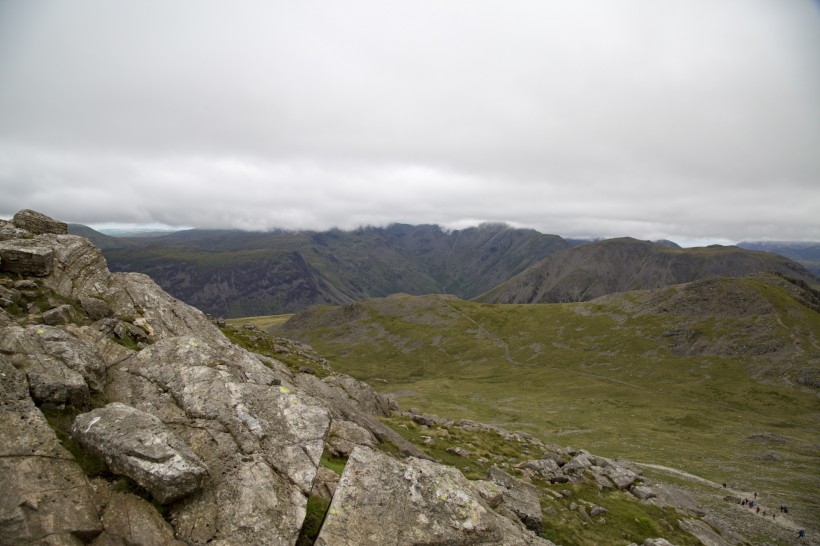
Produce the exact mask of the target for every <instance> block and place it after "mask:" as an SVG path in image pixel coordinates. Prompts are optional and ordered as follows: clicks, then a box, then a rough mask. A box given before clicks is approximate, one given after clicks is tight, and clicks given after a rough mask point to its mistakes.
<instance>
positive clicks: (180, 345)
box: [105, 323, 330, 544]
mask: <svg viewBox="0 0 820 546" xmlns="http://www.w3.org/2000/svg"><path fill="white" fill-rule="evenodd" d="M157 324H160V325H161V324H163V323H157ZM165 324H167V323H165ZM223 340H224V337H223V336H222V334H221V332H219V331H218V330H216V333H215V334H214V339H211V338H210V337H209V338H208V341H207V342H206V341H205V340H204V339H203V338H199V337H194V336H171V335H168V334H162V337H161V338H160V339H157V340H156V341H154V343H152V344H151V345H148V346H147V347H145V348H144V349H142V350H141V351H138V352H134V353H132V354H131V356H130V357H128V358H126V359H124V360H122V361H120V362H118V363H116V364H114V365H112V366H110V367H109V369H108V386H107V388H106V392H105V394H106V396H107V398H108V399H109V400H112V401H119V402H122V403H125V404H128V405H131V406H133V407H135V408H138V409H140V410H142V411H145V412H147V413H150V414H152V415H155V416H156V417H158V418H159V419H161V420H162V421H163V422H165V423H167V426H168V427H169V428H173V431H174V433H175V434H176V435H177V436H178V437H180V438H181V439H182V440H183V441H184V442H185V443H186V444H188V445H189V446H190V448H191V450H192V451H193V452H194V453H196V454H197V455H198V456H199V457H200V459H201V460H202V461H203V463H204V464H205V466H207V468H208V479H207V481H206V483H204V484H203V488H202V490H200V491H197V492H194V493H193V494H191V495H189V496H187V497H184V498H182V499H180V500H179V501H177V502H175V503H173V504H171V505H169V509H168V510H169V512H168V518H169V521H170V522H171V523H172V525H173V527H174V530H175V532H176V537H177V538H178V539H180V540H184V541H186V542H189V543H195V544H200V543H208V542H211V543H215V544H293V543H294V542H295V541H296V538H297V536H298V534H299V530H300V528H301V526H302V520H303V519H304V517H305V510H306V505H307V496H308V495H309V494H310V492H311V490H312V489H313V485H314V479H315V477H316V473H317V467H318V466H319V460H320V457H321V455H322V450H323V447H324V442H325V438H326V437H327V434H328V430H329V428H330V413H329V412H328V410H327V409H325V407H324V406H323V405H322V404H321V403H320V402H319V401H318V400H316V399H315V398H313V397H311V396H310V395H309V394H307V393H305V392H304V391H303V390H302V389H300V388H298V386H297V385H295V384H294V383H293V382H292V378H293V374H292V373H291V372H290V371H288V370H287V368H286V367H285V366H284V365H282V364H281V363H277V362H276V361H274V360H270V361H269V365H265V364H263V363H262V362H261V361H260V359H259V358H257V356H256V355H253V354H252V353H248V352H247V351H245V350H243V349H240V348H239V347H237V346H235V345H233V344H229V343H224V342H223ZM298 376H299V377H310V378H313V379H317V380H318V378H316V377H315V376H309V375H305V374H298ZM277 379H278V380H279V384H278V385H277V384H275V381H276V380H277ZM319 381H320V380H319Z"/></svg>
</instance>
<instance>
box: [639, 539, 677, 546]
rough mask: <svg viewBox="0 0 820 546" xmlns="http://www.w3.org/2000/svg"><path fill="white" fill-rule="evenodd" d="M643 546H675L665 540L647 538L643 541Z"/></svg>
mask: <svg viewBox="0 0 820 546" xmlns="http://www.w3.org/2000/svg"><path fill="white" fill-rule="evenodd" d="M643 546H675V545H674V544H672V543H671V542H669V541H668V540H666V539H665V538H647V539H646V540H644V541H643Z"/></svg>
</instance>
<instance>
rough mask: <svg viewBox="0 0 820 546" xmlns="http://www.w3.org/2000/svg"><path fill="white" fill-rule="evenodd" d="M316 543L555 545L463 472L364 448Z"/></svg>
mask: <svg viewBox="0 0 820 546" xmlns="http://www.w3.org/2000/svg"><path fill="white" fill-rule="evenodd" d="M376 491H378V493H375V492H376ZM397 507H401V509H400V510H397ZM316 544H317V545H321V546H333V545H337V544H357V545H361V546H366V545H370V544H372V545H380V546H381V545H387V544H392V545H399V544H401V545H404V544H407V545H411V544H419V545H421V544H424V545H429V546H436V545H441V546H444V545H450V546H458V545H464V546H467V545H486V546H490V545H498V544H507V545H519V544H520V545H525V544H531V545H536V544H543V545H547V544H551V543H550V542H549V541H546V540H544V539H541V538H538V537H536V536H535V535H532V534H531V533H529V532H528V531H527V530H525V529H523V528H522V527H519V526H517V525H515V524H514V523H513V522H512V521H511V520H509V519H507V518H505V517H503V516H500V515H499V514H497V513H496V512H494V511H493V510H492V509H491V508H490V507H489V506H488V505H487V504H486V503H485V502H484V501H483V500H482V498H481V496H480V495H479V493H478V492H477V491H476V490H475V489H474V488H473V487H472V485H471V484H470V482H468V481H467V480H466V479H465V478H464V476H463V475H462V474H461V473H460V472H458V470H456V469H454V468H451V467H447V466H442V465H439V464H436V463H433V462H430V461H425V460H422V459H415V458H413V457H410V458H408V459H407V460H406V461H397V460H395V459H392V458H390V457H388V456H387V455H384V454H381V453H379V452H377V451H373V450H371V449H368V448H361V447H360V448H356V449H355V450H354V451H353V453H352V454H351V456H350V459H349V460H348V463H347V466H346V467H345V471H344V473H343V474H342V477H341V479H340V480H339V485H338V487H337V489H336V494H335V495H334V496H333V502H332V503H331V504H330V509H329V511H328V514H327V516H326V519H325V523H324V525H323V526H322V530H321V532H320V534H319V537H318V539H317V540H316Z"/></svg>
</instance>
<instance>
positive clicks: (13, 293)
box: [0, 286, 21, 307]
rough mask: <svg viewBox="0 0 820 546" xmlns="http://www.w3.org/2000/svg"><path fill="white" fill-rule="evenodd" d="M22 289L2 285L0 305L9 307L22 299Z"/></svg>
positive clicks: (0, 287)
mask: <svg viewBox="0 0 820 546" xmlns="http://www.w3.org/2000/svg"><path fill="white" fill-rule="evenodd" d="M20 297H21V294H20V291H19V290H15V289H13V288H7V287H5V286H0V307H9V306H11V305H14V304H15V303H17V302H18V301H20Z"/></svg>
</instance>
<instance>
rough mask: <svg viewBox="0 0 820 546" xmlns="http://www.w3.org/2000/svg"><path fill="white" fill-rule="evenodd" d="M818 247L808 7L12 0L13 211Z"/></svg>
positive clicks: (819, 16) (6, 206)
mask: <svg viewBox="0 0 820 546" xmlns="http://www.w3.org/2000/svg"><path fill="white" fill-rule="evenodd" d="M22 208H33V209H35V210H39V211H41V212H44V213H46V214H48V215H49V216H52V217H54V218H57V219H61V220H64V221H68V222H80V223H85V224H94V225H97V224H102V223H136V224H149V223H162V224H168V225H174V226H194V227H235V228H242V229H269V228H275V227H279V228H293V229H302V228H306V229H326V228H329V227H333V226H335V227H340V228H354V227H357V226H360V225H386V224H389V223H392V222H403V223H411V224H421V223H437V224H440V225H442V226H445V227H453V228H457V227H466V226H469V225H475V224H478V223H479V222H485V221H492V222H508V223H511V224H513V225H516V226H527V227H533V228H535V229H538V230H539V231H542V232H546V233H557V234H559V235H564V236H576V237H578V236H622V235H629V236H634V237H639V238H642V239H659V238H668V239H672V240H675V241H677V242H681V243H684V244H686V243H694V242H737V241H740V240H744V239H746V240H749V239H774V240H820V3H818V2H813V1H812V0H617V1H616V0H562V1H557V0H555V1H541V0H528V1H517V0H504V1H500V0H499V1H493V2H490V1H481V0H446V1H441V0H435V1H434V0H429V1H427V0H408V1H389V0H373V1H359V0H345V1H342V2H340V1H331V0H328V1H324V0H319V1H311V0H299V1H296V0H294V1H285V0H265V1H251V0H243V1H242V2H228V1H209V0H186V1H182V0H174V1H169V0H140V1H139V2H130V1H129V2H126V1H119V0H116V1H115V0H75V1H71V2H66V1H37V2H29V1H23V0H0V217H5V218H8V217H10V216H12V215H13V214H14V213H15V212H16V211H17V210H19V209H22Z"/></svg>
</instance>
